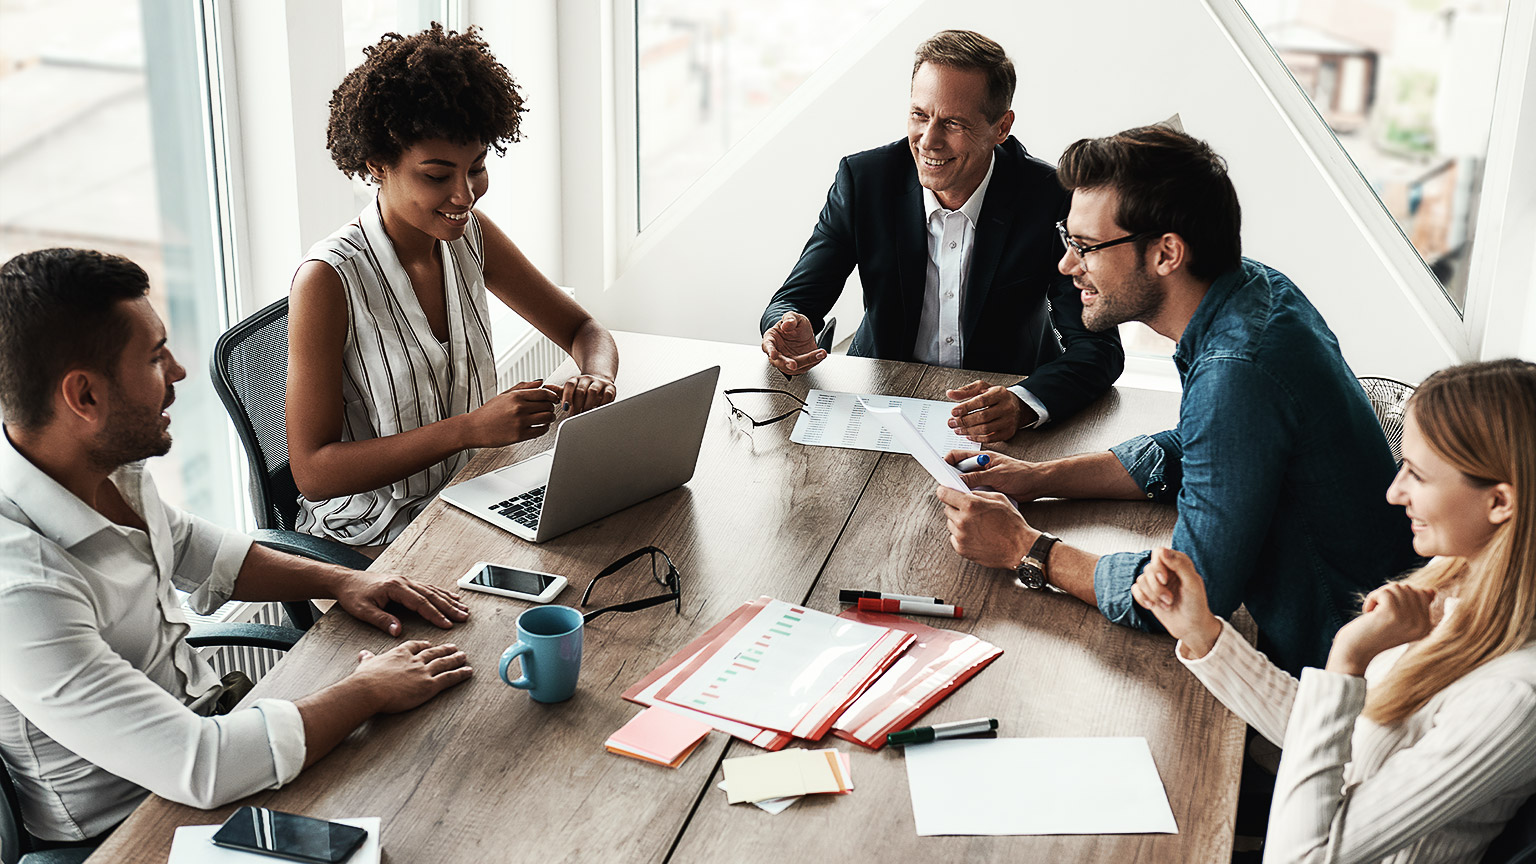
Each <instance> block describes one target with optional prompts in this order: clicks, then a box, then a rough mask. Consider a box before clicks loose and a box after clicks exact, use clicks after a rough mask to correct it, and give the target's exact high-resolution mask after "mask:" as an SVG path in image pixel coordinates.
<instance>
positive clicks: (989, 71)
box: [760, 30, 1125, 442]
mask: <svg viewBox="0 0 1536 864" xmlns="http://www.w3.org/2000/svg"><path fill="white" fill-rule="evenodd" d="M1016 80H1017V79H1016V75H1015V73H1014V69H1013V63H1012V62H1011V61H1010V60H1009V59H1008V56H1007V55H1006V54H1005V53H1004V52H1003V49H1002V46H1000V45H998V44H997V43H996V42H994V41H992V40H991V39H988V38H987V37H985V36H982V35H981V34H979V33H972V32H970V31H966V30H946V31H943V32H941V33H938V34H936V35H934V36H933V37H932V38H931V39H929V40H927V41H926V42H924V43H923V44H922V45H920V46H918V49H917V52H916V58H915V62H914V64H913V69H912V101H911V107H910V110H909V112H908V115H907V117H908V119H907V138H906V139H905V140H902V141H896V142H894V143H892V144H888V145H886V146H884V147H879V148H876V149H874V150H866V151H864V152H863V153H856V154H854V155H852V156H849V157H847V158H845V159H843V160H842V162H841V164H839V166H838V170H837V179H836V181H835V182H834V183H833V185H832V189H831V190H830V191H829V192H828V193H827V203H826V206H825V207H824V208H823V209H822V211H821V218H820V220H819V221H818V222H817V224H816V228H815V230H814V231H813V232H812V234H811V239H810V241H809V242H807V243H806V245H805V249H804V251H803V252H801V254H800V260H799V261H798V262H797V263H796V264H795V268H794V270H793V271H791V272H790V274H789V278H788V279H786V280H785V282H784V285H783V287H781V288H780V289H779V290H778V292H777V293H776V294H774V296H773V299H772V300H771V301H770V302H769V304H768V308H767V309H766V310H765V311H764V312H763V317H762V321H761V322H760V328H761V330H762V332H763V341H762V348H763V352H764V353H765V354H767V355H768V359H769V362H771V363H772V364H773V365H774V366H776V367H778V368H779V369H780V370H782V371H783V372H784V373H785V374H786V375H795V374H799V373H801V372H804V371H806V370H808V369H810V368H811V367H812V366H815V365H816V364H817V363H819V362H821V360H822V359H823V358H825V357H826V351H824V350H822V349H821V348H819V347H818V346H817V344H816V340H815V333H816V332H817V331H819V330H820V329H821V328H822V326H823V321H824V320H825V317H826V315H827V313H828V312H829V311H830V310H831V309H832V305H833V304H834V303H835V302H836V301H837V298H838V296H839V295H840V294H841V293H842V290H843V285H844V283H845V282H846V281H847V279H848V275H849V273H851V272H852V271H853V269H854V268H855V267H857V268H858V271H859V281H860V283H861V284H862V286H863V291H864V319H863V321H862V322H861V323H860V325H859V328H858V331H857V332H856V333H855V334H854V336H853V343H852V345H851V346H850V347H849V349H848V353H849V354H852V355H855V356H861V357H879V358H882V359H886V360H916V361H919V362H923V363H929V364H932V365H937V366H948V367H952V368H967V369H982V370H987V371H991V372H998V373H1004V374H1008V375H1013V376H1016V375H1028V376H1029V377H1028V379H1026V380H1025V381H1023V382H1021V383H1020V384H1016V385H1014V386H1011V387H1003V386H994V385H992V384H990V383H988V382H986V381H975V382H972V383H971V384H969V385H967V386H965V387H962V388H959V389H956V390H951V391H949V392H948V393H947V394H946V396H947V397H948V398H950V399H957V400H964V401H962V402H961V403H960V404H959V405H956V406H955V408H954V410H953V416H952V417H951V419H950V424H949V425H950V426H951V427H953V428H954V429H955V431H956V433H958V434H962V435H967V436H969V437H971V438H973V439H974V440H977V441H982V442H991V441H1005V440H1007V439H1009V438H1011V437H1013V435H1014V433H1015V432H1017V431H1018V430H1019V429H1020V428H1027V427H1034V426H1039V425H1042V424H1044V423H1047V422H1049V421H1050V420H1053V419H1056V420H1060V419H1065V418H1066V417H1067V416H1069V415H1071V414H1073V413H1075V412H1076V411H1077V410H1078V409H1080V408H1082V407H1083V406H1085V405H1087V404H1088V403H1089V402H1091V401H1093V400H1094V399H1096V398H1098V396H1099V395H1100V394H1102V393H1103V392H1104V391H1105V390H1107V389H1108V388H1109V386H1110V385H1111V384H1112V383H1114V380H1115V379H1116V378H1117V377H1119V375H1120V371H1121V369H1122V368H1123V367H1124V365H1125V352H1124V351H1123V350H1122V349H1121V347H1120V338H1119V336H1118V335H1117V334H1116V331H1115V330H1114V329H1113V328H1110V329H1107V330H1104V331H1102V332H1097V333H1095V332H1090V331H1089V330H1088V329H1087V328H1086V327H1084V326H1083V320H1082V301H1081V299H1080V297H1079V295H1078V292H1076V291H1075V290H1073V288H1072V283H1071V280H1070V279H1067V278H1065V277H1063V276H1062V275H1061V274H1060V273H1058V272H1057V270H1056V259H1057V258H1058V257H1059V255H1060V251H1059V248H1058V240H1057V237H1056V230H1055V227H1054V226H1055V223H1056V221H1057V220H1060V219H1062V218H1065V216H1066V213H1067V206H1068V198H1067V193H1066V192H1065V191H1064V190H1063V189H1062V188H1061V185H1060V184H1059V183H1057V182H1056V172H1055V169H1054V168H1052V167H1051V166H1050V165H1048V164H1046V163H1045V162H1042V161H1040V160H1039V159H1036V158H1034V157H1032V156H1030V155H1029V153H1028V152H1027V151H1025V149H1024V147H1023V145H1021V144H1020V143H1019V142H1018V140H1017V139H1015V138H1013V137H1012V136H1011V135H1010V134H1009V131H1010V130H1011V129H1012V128H1013V111H1012V110H1011V109H1010V108H1009V105H1010V104H1011V103H1012V101H1013V91H1014V86H1015V84H1016ZM925 252H926V254H925Z"/></svg>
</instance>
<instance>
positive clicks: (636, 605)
mask: <svg viewBox="0 0 1536 864" xmlns="http://www.w3.org/2000/svg"><path fill="white" fill-rule="evenodd" d="M647 554H648V555H650V556H651V579H652V580H653V581H655V583H656V584H657V585H660V586H661V587H663V588H665V589H667V590H666V593H663V594H657V595H655V596H653V597H646V598H644V599H641V600H630V601H628V602H625V603H615V604H614V605H612V606H604V607H602V608H601V609H594V610H592V611H591V612H587V613H586V614H584V615H582V616H581V620H582V623H587V622H589V621H591V620H592V619H593V618H596V617H597V616H599V615H606V614H607V613H609V612H633V611H635V610H636V609H646V608H649V607H651V606H660V605H661V604H663V603H666V602H667V601H669V600H670V601H672V611H673V612H674V613H677V614H681V613H682V611H683V574H682V573H681V572H679V571H678V569H677V565H676V564H673V563H672V559H671V558H670V557H668V556H667V553H665V552H663V551H661V549H660V548H658V547H656V546H646V547H645V548H643V549H636V550H635V551H633V552H631V553H629V554H628V555H625V556H624V557H623V558H620V559H619V560H617V561H615V562H613V563H612V564H609V565H608V566H607V567H604V568H603V569H602V571H601V572H600V573H598V574H597V575H596V576H593V577H592V581H591V582H589V583H587V590H585V591H583V592H582V594H581V608H583V609H585V608H587V606H588V604H589V603H590V601H591V599H592V589H593V588H596V587H597V583H598V582H599V581H601V580H603V579H605V578H607V577H609V576H612V575H614V574H615V573H618V572H619V571H620V570H623V569H624V568H625V567H628V566H629V565H630V564H633V563H634V562H636V561H638V560H640V558H641V556H643V555H647ZM658 555H659V556H661V559H662V560H663V561H665V562H667V568H666V572H665V573H663V572H661V571H660V570H658V568H657V566H656V563H657V562H656V556H658Z"/></svg>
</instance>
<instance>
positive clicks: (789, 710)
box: [662, 600, 905, 732]
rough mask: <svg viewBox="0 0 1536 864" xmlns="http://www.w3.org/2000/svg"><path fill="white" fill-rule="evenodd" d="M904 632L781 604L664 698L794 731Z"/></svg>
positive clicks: (760, 615)
mask: <svg viewBox="0 0 1536 864" xmlns="http://www.w3.org/2000/svg"><path fill="white" fill-rule="evenodd" d="M904 635H905V634H895V633H894V632H893V631H892V630H891V629H890V628H887V627H877V626H873V625H869V624H863V623H859V622H856V621H849V620H847V619H844V618H837V617H835V616H832V615H828V614H826V613H824V612H817V611H815V610H813V609H805V608H802V607H799V606H792V605H790V604H788V603H785V602H783V601H780V600H774V601H771V602H770V603H768V604H767V605H766V606H764V607H763V608H762V609H761V610H759V611H758V612H757V614H756V615H754V616H753V617H752V620H750V621H748V622H747V624H746V626H744V627H742V628H741V630H739V631H738V632H737V633H736V634H735V635H733V636H732V637H731V638H730V639H728V640H727V641H726V642H725V644H723V645H722V646H721V647H720V648H719V650H717V651H716V652H715V653H714V656H712V657H710V658H709V659H708V660H706V661H705V662H704V664H703V665H702V666H700V667H699V668H698V669H697V670H695V671H694V672H693V674H691V675H689V676H688V677H687V678H686V679H685V680H683V681H681V682H679V683H678V684H677V686H676V687H675V688H673V689H672V691H671V692H670V693H664V694H663V695H662V698H663V699H665V701H668V702H671V703H672V704H674V705H681V706H684V707H686V708H692V709H694V710H697V711H703V712H706V713H709V714H714V715H717V716H720V717H728V718H730V719H732V720H739V721H741V722H743V723H751V724H753V725H755V726H761V727H763V728H766V729H777V730H780V731H785V732H789V731H792V730H794V729H795V727H796V724H797V723H799V722H800V721H802V720H803V719H805V717H806V715H807V714H809V713H810V712H811V711H812V709H813V708H815V707H816V706H817V704H818V702H820V701H821V700H822V699H823V697H825V696H827V694H828V693H830V692H832V691H833V690H834V688H836V687H837V686H838V684H839V683H840V682H842V681H843V679H844V677H845V676H847V675H848V674H849V673H850V672H851V671H853V670H854V669H855V667H857V666H859V664H860V662H861V661H863V660H865V657H866V655H868V654H869V653H870V651H871V649H873V648H875V646H876V645H877V644H883V643H885V642H890V641H891V640H892V638H893V637H895V636H904Z"/></svg>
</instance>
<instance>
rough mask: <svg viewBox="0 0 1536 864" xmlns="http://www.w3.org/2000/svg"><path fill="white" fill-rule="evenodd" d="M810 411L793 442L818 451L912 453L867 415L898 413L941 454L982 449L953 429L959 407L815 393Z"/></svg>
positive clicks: (809, 398)
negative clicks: (952, 419) (877, 410)
mask: <svg viewBox="0 0 1536 864" xmlns="http://www.w3.org/2000/svg"><path fill="white" fill-rule="evenodd" d="M805 401H806V411H805V412H803V413H801V415H800V416H799V417H798V418H796V419H795V428H794V431H792V432H790V433H789V440H791V441H793V442H795V443H796V444H807V445H810V446H813V447H846V448H849V449H852V450H875V451H878V452H881V453H911V452H912V451H911V449H910V445H909V444H907V443H904V442H903V441H901V440H899V439H897V438H896V437H895V436H893V435H892V434H891V432H890V431H889V430H888V429H887V428H886V427H885V425H884V424H882V423H880V422H879V421H878V420H876V419H875V418H874V417H872V416H870V413H869V412H868V411H867V410H865V406H866V403H867V405H868V406H869V407H871V408H890V409H899V410H900V411H901V414H902V416H903V417H906V418H907V419H908V420H910V421H912V426H913V428H915V429H916V430H917V432H918V434H919V435H921V436H922V437H923V439H924V440H925V441H927V442H928V447H929V449H931V450H934V451H937V452H938V453H941V454H942V453H948V452H949V451H951V450H980V449H981V445H980V444H977V443H976V442H975V441H972V440H971V439H969V438H966V437H965V436H963V435H956V434H955V430H953V429H951V428H950V427H949V418H950V416H951V414H950V412H951V411H953V410H954V408H955V403H953V402H943V401H940V400H937V399H914V398H912V397H909V396H880V395H876V394H869V393H837V392H833V391H830V390H812V391H811V392H810V393H809V394H807V395H806V399H805Z"/></svg>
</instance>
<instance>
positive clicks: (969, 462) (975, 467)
mask: <svg viewBox="0 0 1536 864" xmlns="http://www.w3.org/2000/svg"><path fill="white" fill-rule="evenodd" d="M991 461H992V457H991V456H988V455H987V454H985V453H977V454H976V455H975V456H972V457H971V458H969V459H966V460H965V461H963V462H961V463H960V464H959V465H956V466H955V470H957V471H959V472H960V473H961V474H969V473H971V472H972V471H980V470H981V469H983V468H985V467H987V463H988V462H991Z"/></svg>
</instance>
